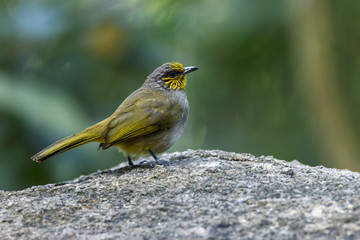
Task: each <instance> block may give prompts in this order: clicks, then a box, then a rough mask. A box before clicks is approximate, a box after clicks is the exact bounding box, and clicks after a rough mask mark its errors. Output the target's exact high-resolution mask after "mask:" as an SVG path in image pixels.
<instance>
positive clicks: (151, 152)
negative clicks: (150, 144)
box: [148, 149, 169, 166]
mask: <svg viewBox="0 0 360 240" xmlns="http://www.w3.org/2000/svg"><path fill="white" fill-rule="evenodd" d="M148 152H149V153H150V154H151V156H152V157H153V158H154V159H155V160H156V162H157V163H158V164H159V165H165V166H167V165H169V163H168V162H166V161H161V160H160V159H159V158H158V157H157V156H156V155H155V153H153V151H151V150H150V149H149V150H148Z"/></svg>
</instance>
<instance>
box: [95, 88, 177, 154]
mask: <svg viewBox="0 0 360 240" xmlns="http://www.w3.org/2000/svg"><path fill="white" fill-rule="evenodd" d="M131 102H132V103H130V104H129V102H128V101H127V100H125V102H124V104H123V106H120V108H119V109H118V110H117V111H116V114H115V116H114V117H113V119H112V120H111V121H110V122H109V123H108V126H107V130H106V134H105V143H104V144H102V147H103V149H106V148H108V147H110V146H112V145H114V144H117V143H121V142H124V141H131V140H135V139H136V138H140V137H143V136H146V135H150V134H153V133H156V132H159V131H162V130H165V129H169V128H171V127H173V126H174V125H175V124H176V123H177V122H178V121H179V119H180V118H181V116H182V114H183V110H182V108H181V107H180V106H179V105H178V104H177V103H176V102H175V101H172V100H170V99H159V97H158V96H157V95H155V96H154V94H149V95H148V94H145V95H144V94H139V95H135V96H133V97H132V100H131Z"/></svg>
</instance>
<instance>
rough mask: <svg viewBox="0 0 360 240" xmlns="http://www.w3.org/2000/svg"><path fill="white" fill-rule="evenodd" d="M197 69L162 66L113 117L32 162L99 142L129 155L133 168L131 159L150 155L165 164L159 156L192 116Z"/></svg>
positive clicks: (105, 147) (177, 65)
mask: <svg viewBox="0 0 360 240" xmlns="http://www.w3.org/2000/svg"><path fill="white" fill-rule="evenodd" d="M197 69H198V68H197V67H183V65H182V64H180V63H165V64H163V65H161V66H160V67H158V68H157V69H155V70H154V72H153V73H151V74H150V75H149V76H148V77H147V79H146V80H145V83H144V84H143V85H142V86H141V87H140V88H139V89H137V90H136V91H135V92H133V93H132V94H131V95H130V96H128V97H127V98H126V99H125V100H124V102H123V103H122V104H121V105H120V106H119V107H118V109H117V110H116V111H115V112H114V113H113V114H112V115H111V116H110V117H108V118H106V119H105V120H103V121H101V122H99V123H97V124H95V125H93V126H91V127H89V128H87V129H85V130H84V131H82V132H79V133H77V134H74V135H72V136H69V137H66V138H63V139H61V140H59V141H57V142H55V143H53V144H51V145H50V146H48V147H46V148H44V149H43V150H41V151H40V152H39V153H37V154H35V155H34V156H33V157H31V159H33V160H34V161H36V162H42V161H44V160H46V159H48V158H50V157H52V156H54V155H57V154H60V153H63V152H65V151H68V150H70V149H73V148H76V147H79V146H81V145H83V144H86V143H89V142H99V143H100V146H99V148H102V149H107V148H109V147H111V146H116V147H117V148H118V149H119V150H121V151H122V152H124V153H126V154H127V155H128V160H129V164H130V165H133V163H132V161H131V158H130V156H139V155H143V154H146V153H150V154H151V155H152V156H153V157H154V158H155V160H156V161H157V162H158V163H160V164H163V162H161V161H160V160H159V159H158V158H157V157H156V155H155V153H161V152H164V151H166V150H167V149H169V148H170V147H171V146H172V145H173V144H174V143H175V142H176V141H177V140H178V139H179V137H180V135H181V134H182V132H183V131H184V128H185V125H186V122H187V119H188V114H189V104H188V100H187V97H186V93H185V86H186V80H187V74H188V73H190V72H192V71H195V70H197Z"/></svg>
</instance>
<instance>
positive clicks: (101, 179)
mask: <svg viewBox="0 0 360 240" xmlns="http://www.w3.org/2000/svg"><path fill="white" fill-rule="evenodd" d="M161 158H162V159H163V160H168V161H170V163H171V164H170V165H169V166H159V165H155V166H154V165H151V164H148V165H145V166H143V167H136V168H130V167H127V166H126V164H125V163H124V164H120V165H119V166H117V167H115V168H112V169H109V170H105V171H99V172H97V173H94V174H91V175H89V176H81V177H80V178H78V179H75V180H73V181H69V182H64V183H59V184H48V185H45V186H35V187H31V188H28V189H25V190H22V191H15V192H4V191H0V202H1V208H0V239H360V174H359V173H355V172H351V171H348V170H338V169H329V168H325V167H322V166H319V167H310V166H306V165H302V164H300V163H299V162H297V161H292V162H286V161H282V160H277V159H275V158H273V157H271V156H261V157H254V156H252V155H250V154H236V153H229V152H223V151H218V150H212V151H205V150H196V151H194V150H188V151H185V152H176V153H172V154H163V155H161ZM144 160H147V161H148V162H152V160H151V159H150V158H143V159H140V160H139V161H144Z"/></svg>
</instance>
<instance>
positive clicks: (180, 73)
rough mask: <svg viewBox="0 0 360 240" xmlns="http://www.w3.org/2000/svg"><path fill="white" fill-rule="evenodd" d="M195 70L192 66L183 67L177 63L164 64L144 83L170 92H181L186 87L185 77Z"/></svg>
mask: <svg viewBox="0 0 360 240" xmlns="http://www.w3.org/2000/svg"><path fill="white" fill-rule="evenodd" d="M197 69H198V68H197V67H194V66H190V67H184V66H183V65H182V64H181V63H177V62H171V63H164V64H163V65H161V66H160V67H158V68H157V69H155V70H154V71H153V72H152V73H151V74H150V75H149V76H148V78H147V80H146V82H148V83H150V84H151V83H156V84H159V85H160V86H162V87H163V88H166V89H170V90H181V89H184V88H185V86H186V78H187V75H188V74H189V73H191V72H193V71H196V70H197Z"/></svg>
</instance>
